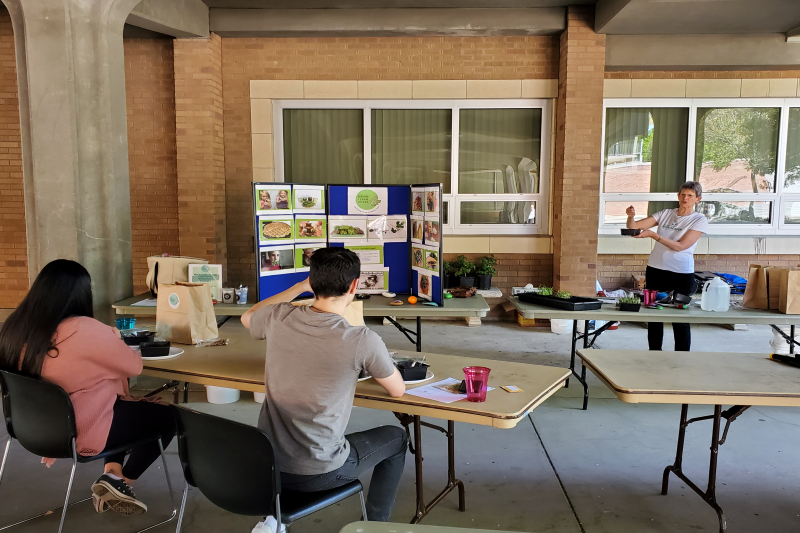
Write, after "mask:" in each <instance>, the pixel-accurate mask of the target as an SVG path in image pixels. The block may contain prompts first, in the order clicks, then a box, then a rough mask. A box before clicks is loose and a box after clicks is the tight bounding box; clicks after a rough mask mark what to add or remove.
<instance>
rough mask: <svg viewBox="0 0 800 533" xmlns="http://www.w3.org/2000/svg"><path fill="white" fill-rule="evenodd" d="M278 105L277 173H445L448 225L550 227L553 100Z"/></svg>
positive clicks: (337, 177) (520, 229)
mask: <svg viewBox="0 0 800 533" xmlns="http://www.w3.org/2000/svg"><path fill="white" fill-rule="evenodd" d="M273 105H274V111H275V113H274V115H273V116H274V117H275V130H274V131H282V132H283V135H282V136H280V135H277V136H276V138H275V154H276V161H275V163H276V165H275V167H276V179H278V180H281V179H283V180H284V181H287V182H296V183H353V184H356V183H364V184H370V183H375V184H382V185H391V184H397V185H409V184H413V183H441V184H442V185H443V190H444V197H443V199H442V214H443V216H444V223H445V231H446V232H449V233H456V234H458V233H460V234H496V233H505V234H523V233H527V234H531V233H547V231H548V227H547V223H548V220H549V216H548V213H547V207H548V205H549V196H548V194H549V177H550V146H549V140H550V138H551V135H552V131H551V128H552V119H551V114H550V113H551V111H550V105H551V104H550V102H549V101H548V100H459V101H447V100H434V101H426V100H414V101H396V100H387V101H348V100H326V101H319V100H318V101H309V100H292V101H290V100H275V101H274V102H273ZM454 132H455V133H454ZM542 169H544V170H542Z"/></svg>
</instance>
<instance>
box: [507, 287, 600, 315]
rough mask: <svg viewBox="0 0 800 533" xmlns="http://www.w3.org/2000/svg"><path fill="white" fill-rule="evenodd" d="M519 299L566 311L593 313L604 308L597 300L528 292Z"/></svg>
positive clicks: (527, 302)
mask: <svg viewBox="0 0 800 533" xmlns="http://www.w3.org/2000/svg"><path fill="white" fill-rule="evenodd" d="M518 298H519V301H520V302H525V303H526V304H535V305H543V306H545V307H552V308H553V309H562V310H564V311H591V310H592V309H600V308H601V307H602V306H603V303H602V302H601V301H600V300H597V299H596V298H582V297H581V296H570V297H569V298H557V297H555V296H542V295H541V294H536V293H533V292H528V293H523V294H520V295H519V296H518Z"/></svg>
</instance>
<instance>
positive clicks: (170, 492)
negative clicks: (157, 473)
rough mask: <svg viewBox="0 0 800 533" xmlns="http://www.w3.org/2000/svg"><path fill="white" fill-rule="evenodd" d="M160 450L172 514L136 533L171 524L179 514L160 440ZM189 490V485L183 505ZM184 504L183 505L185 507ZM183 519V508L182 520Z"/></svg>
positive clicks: (184, 494)
mask: <svg viewBox="0 0 800 533" xmlns="http://www.w3.org/2000/svg"><path fill="white" fill-rule="evenodd" d="M158 449H159V451H160V452H161V464H162V465H163V466H164V476H166V478H167V490H168V491H169V501H170V503H171V504H172V514H171V515H170V517H169V518H167V519H166V520H163V521H161V522H159V523H158V524H153V525H152V526H148V527H146V528H144V529H140V530H139V531H137V532H136V533H144V532H145V531H150V530H151V529H153V528H156V527H159V526H163V525H164V524H166V523H167V522H171V521H172V519H173V518H175V516H177V514H178V508H177V507H175V496H173V494H172V481H171V480H170V477H169V470H167V458H166V457H165V456H164V445H163V444H162V442H161V439H158ZM188 490H189V485H188V484H187V485H186V490H185V491H184V493H183V504H185V503H186V492H187V491H188ZM183 504H182V505H183ZM182 517H183V506H181V518H182ZM180 527H181V525H180V520H179V521H178V531H180Z"/></svg>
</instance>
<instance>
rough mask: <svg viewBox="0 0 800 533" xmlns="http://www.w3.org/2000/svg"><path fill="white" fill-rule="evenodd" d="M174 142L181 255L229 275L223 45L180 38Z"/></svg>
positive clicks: (177, 44) (216, 40)
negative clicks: (217, 268)
mask: <svg viewBox="0 0 800 533" xmlns="http://www.w3.org/2000/svg"><path fill="white" fill-rule="evenodd" d="M174 50H175V134H176V136H175V139H176V145H177V148H178V227H179V228H180V248H181V255H188V256H192V257H201V258H203V259H208V260H209V261H210V262H211V263H217V264H221V265H222V268H223V272H227V256H228V248H227V238H226V222H225V155H224V144H223V137H222V41H221V39H220V38H219V36H217V35H216V34H213V33H212V34H211V37H209V38H208V39H176V40H175V43H174Z"/></svg>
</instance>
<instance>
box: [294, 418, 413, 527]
mask: <svg viewBox="0 0 800 533" xmlns="http://www.w3.org/2000/svg"><path fill="white" fill-rule="evenodd" d="M345 438H347V440H348V441H349V442H350V455H349V456H348V458H347V460H346V461H345V462H344V464H343V465H342V466H340V467H339V468H337V469H336V470H334V471H332V472H327V473H325V474H319V475H311V476H301V475H296V474H287V473H284V472H281V487H282V488H285V489H289V490H296V491H299V492H317V491H320V490H327V489H333V488H336V487H341V486H342V485H346V484H347V483H350V482H351V481H354V480H356V479H357V478H358V477H359V476H360V475H361V474H363V473H364V472H366V471H367V470H370V469H373V468H374V470H373V472H372V481H370V484H369V494H368V495H367V518H368V519H369V520H371V521H373V522H388V521H389V516H391V514H392V507H394V498H395V496H396V495H397V487H398V485H399V484H400V476H402V475H403V467H404V466H405V463H406V449H407V448H408V440H407V438H406V432H405V430H404V429H403V428H400V427H397V426H381V427H378V428H373V429H370V430H368V431H362V432H360V433H352V434H350V435H346V436H345Z"/></svg>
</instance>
